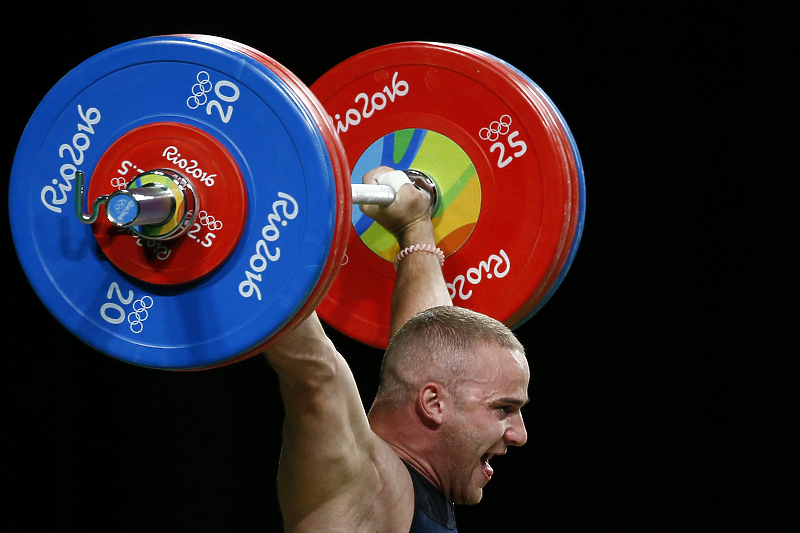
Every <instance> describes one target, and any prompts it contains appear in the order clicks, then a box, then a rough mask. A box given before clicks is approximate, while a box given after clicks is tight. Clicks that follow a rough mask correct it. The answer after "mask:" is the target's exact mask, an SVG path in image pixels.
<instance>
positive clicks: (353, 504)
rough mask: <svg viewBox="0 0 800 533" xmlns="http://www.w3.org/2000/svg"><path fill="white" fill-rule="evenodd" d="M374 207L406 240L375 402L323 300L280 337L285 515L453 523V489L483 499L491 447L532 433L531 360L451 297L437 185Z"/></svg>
mask: <svg viewBox="0 0 800 533" xmlns="http://www.w3.org/2000/svg"><path fill="white" fill-rule="evenodd" d="M389 170H391V169H388V168H386V167H380V168H377V169H375V170H373V171H371V172H369V173H368V174H367V175H365V176H364V180H363V181H364V183H375V182H376V179H377V177H378V176H380V175H382V174H383V173H385V172H387V171H389ZM362 209H363V210H364V212H365V213H366V214H367V215H369V216H370V217H372V218H373V219H374V220H376V221H377V222H378V223H380V224H381V225H382V226H383V227H384V228H386V229H387V230H388V231H390V232H391V233H392V234H394V235H395V237H396V238H397V240H398V242H399V244H400V249H401V250H403V251H402V252H401V254H400V256H399V258H400V259H399V261H398V262H397V263H396V265H397V281H396V283H395V287H394V292H393V295H392V324H391V334H392V340H391V342H390V344H389V347H388V348H387V350H386V353H385V355H384V359H383V363H382V367H381V376H380V377H381V381H380V386H379V389H378V393H377V396H376V398H375V401H374V403H373V405H372V408H371V409H370V411H369V414H368V415H367V414H366V413H365V412H364V409H363V407H362V404H361V399H360V397H359V393H358V390H357V388H356V383H355V381H354V378H353V375H352V373H351V371H350V369H349V367H348V366H347V362H346V361H345V359H344V358H343V357H342V356H341V355H340V354H339V353H338V352H337V351H336V349H335V348H334V346H333V344H332V343H331V341H330V340H329V339H328V338H327V337H326V335H325V333H324V331H323V329H322V327H321V325H320V323H319V320H318V319H317V316H316V314H312V315H311V316H310V317H309V318H308V319H306V320H305V321H304V322H303V323H301V324H299V325H298V326H297V327H296V328H295V329H294V330H293V331H291V332H290V333H288V334H287V335H286V336H285V337H284V338H283V339H282V340H281V341H280V342H279V343H277V344H276V345H274V346H272V347H270V348H269V349H268V350H267V352H266V357H267V360H268V361H269V363H270V365H272V367H273V368H274V369H275V370H276V372H277V373H278V375H279V378H280V388H281V395H282V397H283V401H284V405H285V409H286V419H285V422H284V427H283V448H282V451H281V458H280V467H279V471H278V496H279V500H280V505H281V510H282V513H283V519H284V527H285V529H286V531H287V532H306V531H308V532H321V531H347V532H361V531H363V532H386V533H390V532H398V533H400V532H402V533H409V532H412V533H418V532H422V533H428V532H445V531H450V532H452V531H455V530H456V523H455V515H454V512H453V503H456V504H474V503H477V502H478V501H480V500H481V497H482V491H483V487H484V485H486V483H488V481H489V480H490V479H491V477H492V472H493V470H492V467H491V466H490V464H489V463H490V460H491V459H492V457H494V456H495V455H502V454H504V453H506V451H507V450H508V447H509V446H522V445H523V444H525V441H526V439H527V433H526V431H525V425H524V423H523V420H522V414H521V412H520V409H521V407H522V406H523V405H525V404H526V403H527V401H528V395H527V387H528V380H529V375H530V374H529V369H528V363H527V360H526V358H525V353H524V349H523V347H522V345H521V344H520V343H519V341H518V340H517V339H516V337H515V336H514V335H513V334H512V333H511V332H510V331H509V330H508V329H507V328H506V327H505V326H503V325H502V324H500V323H499V322H497V321H495V320H493V319H491V318H488V317H486V316H484V315H481V314H478V313H475V312H472V311H468V310H465V309H461V308H457V307H452V304H451V301H450V297H449V294H448V291H447V287H446V285H445V282H444V278H443V276H442V271H441V260H443V256H441V252H438V250H437V249H436V248H435V246H436V243H435V240H434V235H433V225H432V222H431V218H430V205H429V203H428V198H427V196H426V195H425V193H423V192H421V191H419V190H418V189H416V188H415V187H414V186H413V185H410V184H407V185H403V186H402V187H401V188H400V189H399V191H398V193H397V198H396V200H395V202H394V203H392V204H391V205H389V206H383V207H378V206H363V207H362Z"/></svg>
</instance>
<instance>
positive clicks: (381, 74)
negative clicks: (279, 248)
mask: <svg viewBox="0 0 800 533" xmlns="http://www.w3.org/2000/svg"><path fill="white" fill-rule="evenodd" d="M312 90H313V91H314V92H315V94H316V95H317V96H318V97H319V99H320V101H321V102H322V103H323V105H324V106H325V108H326V109H327V110H328V112H329V113H330V114H331V115H332V120H333V122H334V124H335V125H336V129H337V132H338V133H339V135H340V137H341V139H342V142H343V144H344V147H345V150H346V152H347V157H348V159H349V160H350V161H351V162H353V161H359V159H360V158H361V157H362V155H363V154H365V152H366V151H367V150H368V149H369V148H370V147H372V146H373V145H374V143H375V142H376V141H378V140H380V139H382V138H384V137H385V136H387V135H390V134H392V133H393V132H400V131H402V130H408V129H417V130H423V131H430V132H435V133H438V134H440V135H441V136H443V137H444V138H447V139H449V140H451V141H452V142H454V143H455V144H457V145H458V146H459V147H460V148H461V149H462V150H463V151H464V152H465V153H466V154H467V156H468V157H469V159H470V160H471V162H472V164H473V165H474V168H475V171H476V173H477V176H478V177H479V180H480V190H481V197H482V199H481V208H480V215H479V218H478V221H477V223H476V224H475V226H474V228H472V233H471V235H470V236H469V238H468V239H467V240H466V242H464V243H463V245H461V247H460V248H458V249H457V251H455V252H454V253H453V254H452V255H451V256H450V257H449V258H448V259H447V261H446V263H445V265H444V269H443V270H444V275H445V280H446V281H447V283H448V287H449V289H450V292H451V297H452V298H453V301H454V303H455V304H456V305H460V306H463V307H469V308H471V309H475V310H477V311H480V312H482V313H485V314H487V315H489V316H492V317H495V318H497V319H499V320H501V321H508V320H509V319H510V318H511V317H512V316H513V315H514V313H515V312H516V311H517V310H518V309H520V308H522V307H523V306H525V305H526V304H527V302H528V301H529V299H530V295H531V294H533V293H535V292H536V291H540V290H542V289H543V288H544V287H546V285H547V281H548V280H549V279H551V278H552V276H553V273H554V272H556V271H557V266H558V259H559V256H560V254H561V252H562V250H563V249H564V243H565V242H566V240H567V234H568V232H569V219H570V213H571V207H570V204H571V201H572V195H571V190H570V189H571V185H570V172H569V168H568V167H569V164H568V161H567V160H566V158H565V157H564V153H563V145H562V142H561V140H560V137H561V135H562V132H561V130H560V129H559V128H558V126H557V124H556V123H554V121H553V120H552V117H551V116H550V109H549V107H548V105H547V103H546V102H543V101H538V102H537V101H531V98H530V95H529V94H527V92H526V91H524V90H521V89H520V87H519V86H518V85H517V84H516V83H515V80H514V79H512V78H510V76H509V75H508V73H507V71H506V69H504V68H500V67H499V66H498V65H497V64H496V63H495V62H493V61H490V60H488V59H487V58H484V57H480V56H478V55H476V54H471V53H466V52H465V51H462V50H456V49H453V48H450V47H446V46H443V45H438V44H435V43H401V44H396V45H388V46H385V47H380V48H376V49H373V50H370V51H367V52H364V53H362V54H359V55H357V56H355V57H353V58H350V59H348V60H346V61H344V62H343V63H342V64H340V65H338V66H337V67H334V68H333V69H332V70H331V71H329V72H328V73H326V74H325V75H324V76H323V77H322V78H321V79H320V80H318V81H317V82H316V83H315V84H314V85H313V86H312ZM432 177H433V178H434V180H436V176H435V175H434V176H432ZM523 178H524V179H523ZM347 255H348V258H347V263H346V264H345V265H343V266H342V268H341V269H340V271H339V276H338V277H337V279H336V281H335V282H334V284H333V286H332V287H331V290H330V291H329V293H328V296H327V298H326V299H325V300H324V301H323V303H322V304H321V305H320V307H319V308H318V312H319V314H320V316H321V317H322V318H323V319H324V320H325V321H326V322H328V323H329V324H331V325H332V326H334V327H335V328H337V329H339V330H340V331H342V332H344V333H345V334H347V335H349V336H351V337H353V338H355V339H357V340H360V341H362V342H365V343H367V344H370V345H373V346H377V347H385V346H386V344H387V342H388V335H389V322H390V316H389V310H390V299H391V292H392V288H393V284H394V276H395V273H394V268H393V266H392V264H391V262H389V261H387V260H386V259H383V258H381V257H379V256H378V255H377V254H375V253H373V252H372V251H370V250H369V248H367V246H366V245H364V244H363V242H362V241H361V239H360V238H359V237H358V236H357V233H356V231H355V230H354V231H352V232H351V235H350V241H349V244H348V251H347ZM545 292H546V291H545Z"/></svg>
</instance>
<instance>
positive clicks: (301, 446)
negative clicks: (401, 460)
mask: <svg viewBox="0 0 800 533" xmlns="http://www.w3.org/2000/svg"><path fill="white" fill-rule="evenodd" d="M266 357H267V360H268V361H269V363H270V365H271V366H272V367H273V368H274V369H275V371H276V372H277V373H278V376H279V378H280V387H281V396H282V398H283V402H284V407H285V410H286V418H285V421H284V427H283V447H282V450H281V462H280V467H279V470H278V494H279V499H280V504H281V511H282V513H283V516H284V522H285V526H286V529H287V531H294V530H298V531H304V530H306V529H309V528H310V529H313V528H314V527H316V521H317V520H321V518H320V517H327V516H328V515H329V514H334V515H336V514H341V508H350V509H352V508H353V506H352V504H351V502H352V501H354V500H358V498H359V497H362V498H366V496H367V495H366V494H364V495H361V496H359V494H358V492H359V491H361V492H363V491H370V490H372V491H374V490H377V489H378V479H377V478H376V476H374V475H371V473H374V469H372V468H370V465H371V463H372V458H373V455H374V440H373V439H374V435H373V433H372V431H371V430H370V428H369V423H368V421H367V418H366V415H365V413H364V409H363V407H362V404H361V399H360V397H359V394H358V390H357V389H356V384H355V381H354V380H353V375H352V373H351V372H350V369H349V368H348V366H347V363H346V362H345V360H344V358H342V356H341V355H340V354H339V353H338V352H337V351H336V349H335V348H334V346H333V344H332V343H331V341H330V340H329V339H328V338H327V337H326V335H325V332H324V331H323V329H322V326H321V325H320V323H319V320H318V319H317V316H316V314H312V315H311V316H310V317H309V318H308V319H306V320H305V321H303V322H302V323H300V324H299V325H298V326H297V327H296V328H295V329H294V330H292V331H291V332H290V333H288V334H287V335H285V336H284V337H283V338H282V339H281V340H280V341H279V342H278V343H277V344H276V345H274V346H272V347H270V348H268V349H267V351H266ZM331 507H333V509H332V508H331ZM325 519H326V520H329V519H328V518H325Z"/></svg>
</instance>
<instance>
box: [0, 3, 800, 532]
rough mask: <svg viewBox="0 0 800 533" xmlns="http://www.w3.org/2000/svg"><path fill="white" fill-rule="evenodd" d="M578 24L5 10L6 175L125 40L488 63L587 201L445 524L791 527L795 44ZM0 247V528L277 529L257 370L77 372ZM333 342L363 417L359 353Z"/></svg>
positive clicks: (680, 28) (184, 8)
mask: <svg viewBox="0 0 800 533" xmlns="http://www.w3.org/2000/svg"><path fill="white" fill-rule="evenodd" d="M596 4H597V5H595V6H593V7H579V6H578V5H562V4H558V5H556V6H546V5H542V4H541V3H536V2H531V3H525V4H514V3H508V2H505V3H504V2H492V3H491V5H488V6H479V5H477V4H474V3H473V4H470V3H460V4H453V5H449V4H446V3H433V2H430V3H428V4H424V5H419V6H417V5H413V4H409V3H391V4H390V3H385V4H381V3H372V4H355V5H353V6H347V5H334V4H333V3H329V4H327V5H323V4H321V3H318V4H313V3H312V4H301V3H300V2H290V3H285V4H280V5H276V4H271V3H270V2H259V3H255V2H228V3H215V2H206V1H201V0H198V1H194V2H187V3H185V4H171V3H169V2H136V3H114V2H103V3H96V4H92V3H86V2H84V3H72V4H68V3H64V2H62V3H50V4H46V5H45V4H40V3H36V4H35V5H34V3H32V2H31V3H25V4H24V5H22V6H21V7H20V8H18V9H17V8H15V9H14V10H12V11H9V12H6V13H5V14H4V18H3V20H4V22H3V28H4V36H3V39H4V46H3V69H4V76H3V82H2V85H3V95H4V96H3V114H4V119H3V124H4V128H3V129H4V142H3V150H4V152H3V165H4V168H5V176H9V175H10V169H11V163H12V161H13V154H14V150H15V147H16V143H17V141H18V140H19V137H20V135H21V134H22V131H23V129H24V126H25V123H26V122H27V120H28V118H29V117H30V115H31V114H32V113H33V111H34V109H35V107H36V105H37V104H38V102H39V101H40V100H41V99H42V98H43V97H44V95H45V94H46V92H47V91H48V90H49V89H50V87H52V86H53V85H54V84H55V83H56V82H57V81H58V80H59V78H60V77H61V76H63V75H64V74H66V73H67V72H68V71H69V70H70V69H71V68H73V67H75V66H76V65H78V64H79V63H80V62H82V61H84V60H85V59H87V58H89V57H90V56H92V55H93V54H95V53H98V52H100V51H102V50H104V49H106V48H109V47H111V46H113V45H116V44H120V43H122V42H125V41H128V40H132V39H136V38H141V37H147V36H151V35H159V34H168V33H183V32H187V33H204V34H210V35H218V36H221V37H226V38H229V39H233V40H236V41H240V42H242V43H246V44H248V45H250V46H253V47H255V48H257V49H259V50H261V51H263V52H265V53H267V54H268V55H270V56H272V57H274V58H275V59H277V60H278V61H280V62H281V63H283V64H284V65H286V66H287V67H288V68H290V69H292V70H293V71H294V72H295V73H296V74H297V75H298V76H299V77H300V78H301V79H302V80H303V81H305V82H306V83H307V84H309V85H310V84H311V83H313V81H314V80H315V79H317V78H318V77H319V76H320V75H322V74H323V73H324V72H325V71H326V70H327V69H329V68H331V67H333V66H334V65H336V64H337V63H338V62H340V61H342V60H344V59H346V58H347V57H349V56H351V55H354V54H356V53H358V52H360V51H363V50H366V49H368V48H371V47H374V46H378V45H381V44H386V43H390V42H396V41H405V40H432V41H442V42H455V43H459V44H464V45H469V46H473V47H476V48H479V49H482V50H485V51H487V52H489V53H491V54H494V55H495V56H498V57H501V58H503V59H505V60H506V61H508V62H509V63H511V64H513V65H515V66H516V67H518V68H519V69H521V70H523V71H524V72H526V73H527V74H528V75H529V76H530V77H531V78H532V79H533V80H534V81H536V82H537V83H538V84H539V85H540V86H541V87H542V88H543V89H544V90H545V91H546V92H547V93H548V94H549V95H550V97H551V98H552V99H553V100H554V101H555V103H556V104H557V105H558V106H559V108H560V110H561V111H562V113H563V114H564V116H565V117H566V119H567V121H568V122H569V125H570V127H571V129H572V132H573V133H574V135H575V138H576V140H577V143H578V146H579V148H580V150H581V155H582V158H583V162H584V166H585V172H586V183H587V191H588V192H587V197H588V209H587V215H586V226H585V232H584V235H583V241H582V244H581V248H580V250H579V252H578V255H577V257H576V259H575V262H574V264H573V266H572V269H571V271H570V273H569V275H568V276H567V278H566V280H565V281H564V283H563V284H562V286H561V288H560V289H559V291H558V292H557V293H556V295H555V296H554V297H553V299H552V300H551V301H550V302H549V303H548V304H547V306H546V307H545V308H544V309H543V310H542V311H541V312H540V313H539V314H538V315H536V316H535V317H534V318H533V319H531V320H530V321H529V322H528V323H526V324H525V325H524V326H523V327H521V328H520V329H519V330H518V334H519V336H520V338H521V339H522V341H523V343H524V344H525V345H526V346H527V348H528V351H529V360H530V363H531V368H532V382H531V387H530V394H531V399H532V401H531V404H530V405H529V406H528V407H526V408H525V410H524V415H525V417H526V422H527V427H528V432H529V441H528V444H527V445H526V446H525V447H524V448H520V449H514V450H511V452H510V453H509V455H508V456H506V457H503V458H497V459H496V460H495V461H494V463H495V464H494V466H495V469H496V474H495V476H494V479H493V481H492V482H491V483H490V485H489V486H488V487H487V489H486V491H485V496H484V501H483V502H482V503H481V504H479V505H478V506H474V507H470V508H459V509H458V516H459V529H460V531H462V533H469V532H476V531H506V530H508V531H511V530H517V531H590V530H598V529H602V530H611V529H613V530H616V531H700V530H703V531H707V530H722V529H725V530H741V531H785V530H791V529H792V528H793V527H797V525H798V522H800V518H798V503H800V492H799V491H798V481H797V480H798V478H797V455H798V416H797V405H798V404H797V398H796V393H797V388H798V376H799V375H800V372H799V370H800V369H798V363H797V348H795V349H794V350H792V349H791V348H790V347H791V346H793V345H796V342H791V341H794V340H795V339H796V333H797V329H798V317H797V312H796V306H795V304H794V299H793V296H794V294H795V293H796V289H797V283H796V281H795V278H794V274H795V273H796V272H797V266H796V263H795V262H794V255H795V252H796V250H797V247H798V246H797V239H796V237H795V236H794V234H793V228H792V226H793V225H794V223H795V222H796V215H795V213H796V210H795V207H794V203H795V199H796V194H795V190H796V186H795V183H796V181H797V171H796V165H793V164H792V163H794V159H795V158H796V155H797V148H796V146H797V142H796V141H797V139H796V136H793V135H792V133H793V131H794V130H793V126H794V124H795V122H796V120H797V113H796V106H794V102H790V100H789V96H790V91H791V93H792V94H793V95H796V89H795V85H794V83H795V82H792V81H791V80H792V79H794V78H795V77H796V75H794V74H793V73H795V72H796V64H795V63H796V52H793V51H792V48H791V46H790V38H789V36H790V35H793V34H795V33H796V28H795V24H794V23H793V22H792V19H791V17H789V13H788V11H787V12H785V13H782V12H779V11H776V10H772V9H771V8H770V7H769V6H768V5H767V4H764V3H760V4H759V6H760V7H759V9H758V10H757V11H756V10H748V9H747V8H744V7H741V8H734V7H727V8H725V9H706V8H701V7H697V6H694V7H691V8H685V7H684V8H679V7H677V6H674V5H663V6H662V5H659V4H653V3H647V4H644V3H643V4H642V5H641V6H639V7H631V6H623V5H620V4H617V3H613V4H612V3H605V2H603V3H596ZM471 6H472V7H471ZM7 179H8V178H7V177H4V178H3V180H4V187H5V186H7V183H6V181H5V180H7ZM3 204H4V207H3V208H4V209H5V202H3ZM793 215H794V216H793ZM4 217H5V218H4V220H7V217H6V216H5V214H4ZM3 238H4V241H3V249H4V250H6V255H5V259H4V261H3V263H4V268H5V270H4V272H6V273H7V277H6V280H7V281H6V283H5V287H6V290H5V291H4V292H3V294H4V295H5V296H6V298H5V304H6V305H5V308H6V310H7V313H6V318H5V319H4V320H3V331H4V334H3V340H4V343H5V348H4V350H3V354H4V363H5V364H4V366H3V370H2V379H3V390H4V393H5V394H4V396H5V402H4V403H5V409H4V415H3V420H4V423H3V426H2V427H3V441H4V444H5V445H6V452H5V453H4V461H3V464H4V470H5V471H6V473H5V474H4V475H3V478H4V481H5V482H6V484H7V485H8V487H9V488H10V490H11V494H12V496H11V497H9V496H8V495H7V496H5V497H4V501H3V503H4V507H5V508H6V509H7V510H6V511H4V512H3V513H2V515H3V519H4V520H10V521H12V522H16V521H21V523H23V524H25V526H24V527H20V528H18V529H17V528H14V530H19V531H21V530H25V531H27V530H45V529H50V528H52V529H55V528H58V529H59V530H61V529H66V528H67V527H80V528H81V529H83V530H88V531H92V530H104V531H143V530H148V531H256V530H260V531H279V530H280V515H279V511H278V507H277V497H276V490H275V475H276V468H277V457H278V451H279V447H280V420H281V417H282V407H281V403H280V397H279V395H278V392H277V390H276V383H277V380H276V377H275V375H274V373H273V372H272V371H271V369H270V368H269V367H268V366H267V364H266V363H265V361H264V360H263V359H261V358H253V359H250V360H248V361H245V362H242V363H239V364H235V365H233V366H230V367H227V368H222V369H218V370H213V371H207V372H196V373H169V372H161V371H155V370H147V369H142V368H138V367H134V366H130V365H127V364H124V363H120V362H117V361H115V360H112V359H111V358H109V357H106V356H104V355H101V354H99V353H97V352H94V351H92V350H91V349H89V348H87V347H86V346H84V345H82V344H81V343H80V342H79V341H77V340H76V339H74V338H73V337H72V336H71V335H69V334H68V333H67V332H66V330H65V329H64V328H63V327H62V326H60V325H59V324H58V323H57V322H55V321H54V320H53V319H52V318H51V316H50V315H49V313H48V312H47V311H46V309H45V308H44V307H43V306H42V305H41V304H40V303H39V301H38V300H37V299H36V296H35V295H34V293H33V291H32V290H31V289H30V287H29V286H28V284H27V281H26V280H25V278H24V275H23V273H22V271H21V269H20V267H19V265H18V263H17V261H16V257H15V254H14V253H13V252H12V250H13V246H12V243H11V238H10V235H8V232H6V233H5V234H4V237H3ZM77 282H78V283H79V282H80V281H77ZM331 335H332V336H333V338H334V341H335V342H336V344H337V346H338V347H339V349H340V351H341V352H342V353H343V354H345V356H346V357H347V358H348V360H349V362H350V364H351V366H352V368H353V371H354V373H355V374H356V378H357V380H358V382H359V384H360V386H361V392H362V395H363V398H364V400H365V402H369V401H371V398H372V396H373V394H374V390H375V387H376V376H377V369H378V365H379V361H380V355H381V354H380V352H378V351H376V350H374V349H370V348H367V347H365V346H363V345H360V344H358V343H355V342H354V341H350V340H348V339H346V338H342V337H341V336H340V335H337V334H336V333H335V332H332V333H331ZM6 494H9V492H8V491H7V492H6ZM4 529H7V528H4ZM7 530H8V529H7Z"/></svg>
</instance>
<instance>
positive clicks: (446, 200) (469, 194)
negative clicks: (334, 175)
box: [353, 129, 481, 261]
mask: <svg viewBox="0 0 800 533" xmlns="http://www.w3.org/2000/svg"><path fill="white" fill-rule="evenodd" d="M378 166H388V167H393V168H402V169H409V168H413V169H416V170H419V171H421V172H423V173H425V174H426V175H428V176H431V177H433V178H434V179H435V181H436V185H437V190H438V193H439V198H440V199H439V206H438V207H437V210H436V212H435V213H433V229H434V235H435V237H436V241H437V243H438V246H439V248H440V249H441V250H442V251H443V252H444V254H445V255H446V256H450V255H452V254H453V253H455V252H456V250H458V249H459V248H461V246H462V245H463V244H464V243H465V242H466V241H467V239H468V238H469V236H470V234H471V233H472V230H473V228H474V227H475V224H476V223H477V222H478V216H479V215H480V212H481V182H480V179H479V178H478V173H477V171H476V170H475V165H474V164H473V163H472V161H470V159H469V156H468V155H467V154H466V152H464V150H462V149H461V147H460V146H458V145H457V144H456V143H454V142H453V141H451V140H450V139H448V138H447V137H446V136H444V135H442V134H440V133H437V132H435V131H428V130H422V129H406V130H400V131H394V132H392V133H389V134H388V135H385V136H383V137H381V138H380V139H378V140H377V141H375V142H374V143H373V144H372V145H371V146H370V147H369V148H367V150H366V151H365V152H364V153H363V154H361V157H359V158H358V161H357V162H356V164H355V166H354V167H353V183H361V176H363V175H364V174H366V173H367V172H369V171H370V170H372V169H373V168H375V167H378ZM356 176H357V177H358V178H356ZM353 229H355V232H356V233H357V234H358V236H359V237H360V238H361V241H362V242H363V243H364V244H365V245H366V246H367V248H369V249H370V250H372V251H373V252H374V253H376V254H378V255H379V256H380V257H382V258H383V259H385V260H387V261H394V258H395V257H397V254H398V253H399V252H400V247H399V246H398V245H397V240H396V239H395V238H394V237H393V236H392V235H391V234H390V233H389V232H388V231H386V230H385V229H383V228H382V227H381V226H380V225H379V224H378V223H376V222H375V221H373V220H372V219H371V218H369V217H368V216H366V215H365V214H363V213H362V212H361V209H360V208H359V207H358V206H354V207H353Z"/></svg>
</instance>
